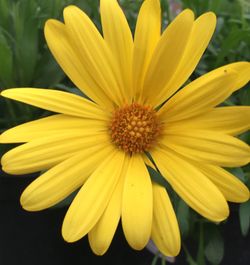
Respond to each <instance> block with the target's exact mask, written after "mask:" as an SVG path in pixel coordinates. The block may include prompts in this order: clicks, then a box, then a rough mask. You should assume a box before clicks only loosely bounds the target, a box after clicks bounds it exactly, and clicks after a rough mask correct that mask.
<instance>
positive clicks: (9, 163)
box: [1, 130, 109, 174]
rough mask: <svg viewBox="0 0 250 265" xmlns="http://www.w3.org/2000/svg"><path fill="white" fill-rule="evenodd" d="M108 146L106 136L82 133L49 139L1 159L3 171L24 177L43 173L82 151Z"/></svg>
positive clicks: (17, 150)
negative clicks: (94, 146) (39, 172)
mask: <svg viewBox="0 0 250 265" xmlns="http://www.w3.org/2000/svg"><path fill="white" fill-rule="evenodd" d="M105 142H106V143H108V142H109V136H108V135H107V134H106V133H102V134H101V133H96V134H91V135H89V134H86V133H85V131H84V130H80V131H79V130H78V131H74V130H72V131H70V132H67V133H61V134H58V135H52V136H48V137H44V138H39V139H37V140H34V141H31V142H29V143H26V144H23V145H21V146H18V147H16V148H14V149H12V150H10V151H9V152H7V153H6V154H4V155H3V157H2V160H1V163H2V166H3V170H4V171H5V172H7V173H10V174H27V173H32V172H37V171H41V170H45V169H48V168H51V167H52V166H55V165H56V164H58V163H60V162H61V161H63V160H65V159H67V158H69V157H71V156H72V155H74V154H76V153H77V152H79V151H81V150H82V149H83V148H87V147H90V146H93V145H98V144H101V143H105Z"/></svg>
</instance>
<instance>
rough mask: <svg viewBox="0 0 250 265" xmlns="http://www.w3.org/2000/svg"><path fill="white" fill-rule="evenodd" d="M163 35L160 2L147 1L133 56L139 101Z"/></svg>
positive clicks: (136, 34) (141, 14)
mask: <svg viewBox="0 0 250 265" xmlns="http://www.w3.org/2000/svg"><path fill="white" fill-rule="evenodd" d="M160 35H161V7H160V2H159V0H145V1H144V2H143V4H142V6H141V9H140V12H139V15H138V18H137V23H136V29H135V37H134V54H133V71H132V72H133V78H134V80H133V89H134V96H135V98H136V100H137V101H138V100H139V97H140V94H141V92H142V91H141V90H142V85H143V80H144V77H145V74H146V71H147V68H148V65H149V62H150V60H151V57H152V54H153V52H154V49H155V47H156V44H157V43H158V41H159V39H160Z"/></svg>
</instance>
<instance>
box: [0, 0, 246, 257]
mask: <svg viewBox="0 0 250 265" xmlns="http://www.w3.org/2000/svg"><path fill="white" fill-rule="evenodd" d="M100 13H101V20H102V30H103V36H104V37H102V36H101V35H100V33H99V32H98V31H97V29H96V27H95V26H94V24H93V23H92V22H91V20H90V19H89V18H88V17H87V16H86V14H84V13H83V12H82V11H81V10H79V9H78V8H77V7H75V6H69V7H67V8H65V10H64V21H65V22H64V23H61V22H59V21H56V20H49V21H48V22H47V23H46V26H45V37H46V40H47V43H48V46H49V48H50V50H51V52H52V53H53V55H54V57H55V58H56V60H57V61H58V63H59V64H60V66H61V67H62V69H63V70H64V71H65V73H66V74H67V75H68V76H69V78H70V79H71V80H72V81H73V82H74V84H75V85H76V86H77V87H78V88H79V89H80V90H81V91H82V92H83V93H84V94H86V95H87V96H88V97H89V99H86V98H84V97H81V96H77V95H74V94H70V93H66V92H61V91H56V90H50V89H32V88H16V89H8V90H5V91H3V92H2V96H4V97H7V98H10V99H14V100H17V101H21V102H24V103H28V104H31V105H33V106H37V107H40V108H43V109H46V110H50V111H53V112H56V113H60V114H55V115H52V116H50V117H47V118H43V119H40V120H37V121H33V122H29V123H26V124H23V125H20V126H17V127H15V128H13V129H10V130H8V131H6V132H4V133H3V134H2V135H1V137H0V141H1V143H10V142H12V143H23V142H24V144H22V145H20V146H18V147H16V148H14V149H13V150H11V151H9V152H7V153H6V154H5V155H4V156H3V157H2V166H3V170H5V171H6V172H8V173H10V174H26V173H30V172H36V171H43V170H47V171H46V172H45V173H43V174H42V175H41V176H40V177H39V178H38V179H36V180H35V181H34V182H33V183H32V184H31V185H30V186H29V187H28V188H27V189H26V190H25V191H24V192H23V194H22V196H21V204H22V206H23V208H24V209H27V210H29V211H38V210H42V209H45V208H48V207H50V206H52V205H55V204H56V203H58V202H59V201H61V200H62V199H64V198H65V197H67V196H68V195H69V194H70V193H72V192H73V191H74V190H76V189H78V188H80V190H79V192H78V194H77V195H76V197H75V199H74V200H73V202H72V204H71V206H70V207H69V209H68V212H67V214H66V216H65V219H64V222H63V227H62V234H63V237H64V238H65V240H66V241H68V242H73V241H76V240H79V239H80V238H82V237H83V236H85V235H86V234H88V238H89V242H90V245H91V248H92V250H93V251H94V252H95V253H96V254H98V255H102V254H103V253H104V252H105V251H106V250H107V249H108V247H109V245H110V243H111V241H112V238H113V236H114V233H115V230H116V228H117V225H118V222H119V220H120V218H121V222H122V227H123V230H124V234H125V237H126V239H127V241H128V243H129V244H130V246H131V247H132V248H134V249H138V250H139V249H142V248H143V247H144V246H145V245H146V244H147V242H148V240H149V239H150V238H152V239H153V241H154V242H155V244H156V245H157V247H158V248H159V250H160V251H161V252H163V253H164V254H165V255H170V256H175V255H177V254H178V252H179V250H180V235H179V229H178V224H177V221H176V217H175V213H174V211H173V208H172V205H171V202H170V200H169V197H168V194H167V192H166V190H165V188H163V187H162V186H160V185H158V184H157V183H154V182H153V181H152V180H151V179H150V176H149V173H148V170H147V167H146V164H149V165H151V166H152V167H156V168H157V169H158V170H159V171H160V172H161V174H162V175H163V176H164V178H166V180H167V181H168V182H169V183H170V185H171V186H172V187H173V189H174V190H175V191H176V192H177V193H178V194H179V196H180V197H181V198H182V199H183V200H184V201H185V202H186V203H187V204H189V206H190V207H192V208H193V209H194V210H196V211H197V212H198V213H200V214H201V215H202V216H204V217H206V218H208V219H209V220H212V221H215V222H219V221H222V220H224V219H225V218H227V216H228V214H229V210H228V204H227V200H228V201H233V202H243V201H246V200H248V199H249V191H248V189H247V187H246V186H244V184H242V183H241V182H240V181H239V180H238V179H237V178H236V177H234V176H233V175H232V174H230V173H228V171H226V170H225V169H223V168H222V167H238V166H242V165H245V164H247V163H249V161H250V148H249V146H248V145H247V144H245V143H243V142H242V141H240V140H239V139H237V138H235V137H234V136H235V135H238V134H240V133H242V132H244V131H246V130H248V129H249V127H250V122H249V121H250V107H216V106H217V105H218V104H220V103H221V102H223V101H224V100H225V99H226V98H227V97H228V96H230V95H231V94H232V93H233V92H234V91H236V90H238V89H239V88H240V87H242V86H244V85H245V84H246V83H247V82H248V81H249V76H250V63H248V62H238V63H233V64H230V65H226V66H224V67H221V68H218V69H216V70H214V71H212V72H210V73H207V74H205V75H204V76H202V77H200V78H198V79H197V80H195V81H193V82H191V83H189V84H187V85H186V86H185V87H184V88H183V89H181V90H180V91H178V89H179V88H180V87H181V86H182V85H183V84H184V83H185V82H186V81H187V79H188V78H189V76H190V75H191V73H192V72H193V70H194V68H195V67H196V65H197V63H198V61H199V59H200V58H201V56H202V54H203V52H204V50H205V49H206V47H207V45H208V42H209V41H210V38H211V36H212V34H213V31H214V28H215V24H216V18H215V15H214V14H213V13H211V12H208V13H205V14H203V15H202V16H200V17H199V18H197V19H196V20H194V14H193V12H192V11H191V10H185V11H183V12H182V13H181V14H180V15H178V16H177V18H176V19H175V20H174V21H173V22H172V23H171V24H170V25H169V26H168V27H167V29H166V30H165V31H164V32H163V34H161V17H160V13H161V11H160V3H159V1H158V0H145V1H144V3H143V4H142V7H141V9H140V12H139V15H138V20H137V25H136V30H135V35H134V40H133V37H132V34H131V31H130V29H129V26H128V23H127V21H126V18H125V16H124V14H123V12H122V10H121V8H120V7H119V5H118V3H117V1H115V0H101V2H100ZM177 91H178V92H177ZM146 154H150V156H151V157H152V161H153V163H152V162H151V161H150V160H149V159H148V158H147V156H146Z"/></svg>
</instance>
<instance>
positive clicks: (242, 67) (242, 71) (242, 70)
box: [225, 62, 250, 91]
mask: <svg viewBox="0 0 250 265" xmlns="http://www.w3.org/2000/svg"><path fill="white" fill-rule="evenodd" d="M225 67H228V68H231V69H232V70H234V71H235V72H237V73H238V74H239V76H238V78H237V84H236V85H235V87H234V88H233V91H236V90H238V89H240V88H241V87H243V86H245V85H246V84H247V83H248V82H249V81H250V63H249V62H237V63H231V64H228V65H227V66H225Z"/></svg>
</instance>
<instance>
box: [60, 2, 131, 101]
mask: <svg viewBox="0 0 250 265" xmlns="http://www.w3.org/2000/svg"><path fill="white" fill-rule="evenodd" d="M63 15H64V20H65V25H66V30H67V32H68V34H69V37H70V39H71V42H72V46H73V47H74V49H77V50H78V51H80V52H78V56H79V57H80V58H81V61H82V63H83V64H84V65H85V67H86V68H87V71H88V72H89V73H91V75H92V77H93V78H94V79H95V80H96V82H98V84H100V87H101V88H102V89H103V91H104V92H105V94H106V95H107V96H108V97H109V98H110V99H112V101H113V102H114V103H116V104H117V105H118V104H120V103H121V101H122V98H121V91H120V89H119V85H118V80H117V76H116V75H115V74H114V73H115V66H116V65H114V61H113V60H114V58H113V55H112V53H113V51H112V53H111V50H109V49H108V46H107V44H106V42H105V41H104V39H103V38H102V36H101V35H100V33H99V32H98V30H97V29H96V27H95V25H94V24H93V22H92V21H91V20H90V18H89V17H88V16H87V15H86V14H85V13H84V12H83V11H82V10H81V9H79V8H77V7H76V6H68V7H66V8H65V9H64V12H63ZM126 41H127V40H126Z"/></svg>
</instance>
